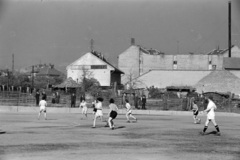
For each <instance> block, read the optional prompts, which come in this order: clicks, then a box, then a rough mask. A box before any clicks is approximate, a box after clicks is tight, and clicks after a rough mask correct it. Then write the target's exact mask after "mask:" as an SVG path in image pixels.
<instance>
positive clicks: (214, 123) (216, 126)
mask: <svg viewBox="0 0 240 160" xmlns="http://www.w3.org/2000/svg"><path fill="white" fill-rule="evenodd" d="M212 123H213V125H214V126H215V128H216V130H217V132H218V134H219V135H220V129H219V127H218V125H217V123H216V121H215V119H212Z"/></svg>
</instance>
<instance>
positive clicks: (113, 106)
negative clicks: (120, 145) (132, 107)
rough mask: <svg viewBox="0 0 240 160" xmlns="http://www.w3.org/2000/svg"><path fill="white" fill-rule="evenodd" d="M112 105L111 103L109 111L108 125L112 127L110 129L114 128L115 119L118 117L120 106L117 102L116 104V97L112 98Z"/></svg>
mask: <svg viewBox="0 0 240 160" xmlns="http://www.w3.org/2000/svg"><path fill="white" fill-rule="evenodd" d="M109 103H110V105H109V113H108V116H109V118H108V125H109V127H110V129H112V130H113V129H114V123H113V120H114V119H115V118H116V117H117V111H118V107H117V105H116V104H114V99H112V98H111V99H110V101H109Z"/></svg>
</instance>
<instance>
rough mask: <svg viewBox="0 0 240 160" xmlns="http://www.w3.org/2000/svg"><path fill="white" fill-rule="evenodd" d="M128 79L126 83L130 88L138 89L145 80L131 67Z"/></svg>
mask: <svg viewBox="0 0 240 160" xmlns="http://www.w3.org/2000/svg"><path fill="white" fill-rule="evenodd" d="M126 80H127V82H126V85H127V88H128V89H129V90H132V89H137V88H139V87H140V86H141V85H142V84H143V81H142V80H139V79H138V78H137V76H136V74H135V73H134V72H133V70H132V69H130V70H129V72H128V74H127V75H126Z"/></svg>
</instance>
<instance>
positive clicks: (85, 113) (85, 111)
mask: <svg viewBox="0 0 240 160" xmlns="http://www.w3.org/2000/svg"><path fill="white" fill-rule="evenodd" d="M87 110H88V109H87V108H85V116H86V117H87Z"/></svg>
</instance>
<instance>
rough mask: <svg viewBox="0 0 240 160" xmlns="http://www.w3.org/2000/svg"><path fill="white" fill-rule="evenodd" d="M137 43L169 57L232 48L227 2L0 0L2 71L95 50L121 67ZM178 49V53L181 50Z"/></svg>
mask: <svg viewBox="0 0 240 160" xmlns="http://www.w3.org/2000/svg"><path fill="white" fill-rule="evenodd" d="M231 3H232V43H233V44H236V45H238V46H240V0H232V1H231ZM131 38H135V42H136V44H138V45H142V46H143V47H146V48H154V49H157V50H159V51H162V52H165V53H166V54H177V52H179V54H188V53H189V52H194V53H196V54H197V53H200V52H202V53H206V52H209V51H211V50H213V49H214V48H216V47H217V46H218V45H219V46H220V48H221V49H225V48H227V47H228V0H5V1H4V0H0V69H5V68H7V67H8V68H9V69H11V66H12V54H14V56H15V63H14V65H15V68H17V69H20V68H22V67H26V66H30V65H33V64H39V63H40V62H41V63H46V64H48V63H53V64H55V66H56V67H60V68H64V67H65V66H67V65H69V64H70V63H72V62H73V61H75V60H76V59H78V58H80V57H81V56H82V55H83V54H85V53H87V52H89V51H90V40H91V39H93V40H94V49H95V50H97V51H99V52H102V53H103V54H104V55H105V57H106V58H107V59H108V60H109V62H110V63H112V64H113V65H115V66H117V56H118V55H119V54H120V53H122V52H124V51H125V50H126V49H127V48H128V47H130V42H131ZM178 46H179V51H178V49H177V48H178Z"/></svg>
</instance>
